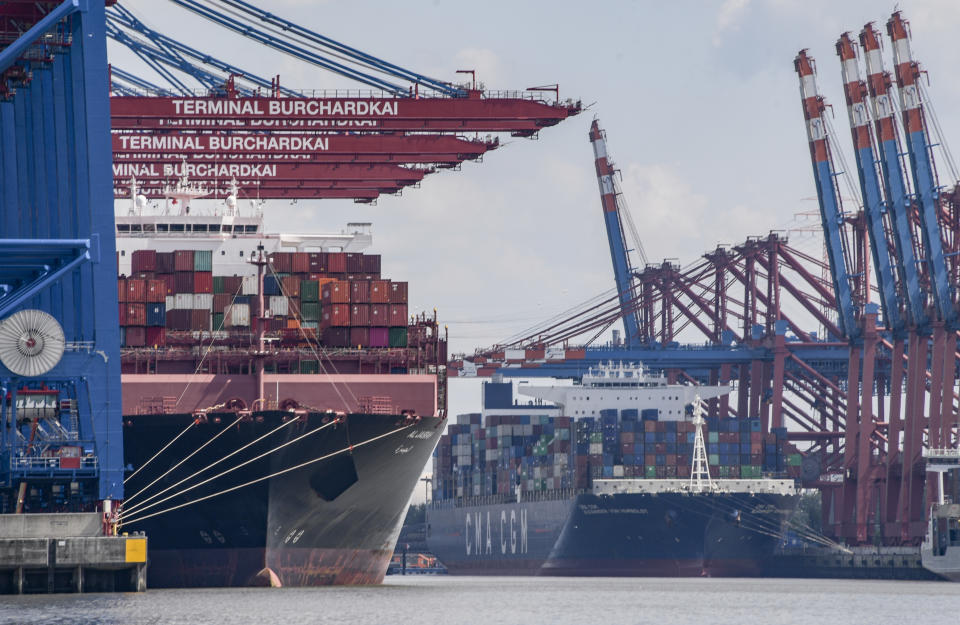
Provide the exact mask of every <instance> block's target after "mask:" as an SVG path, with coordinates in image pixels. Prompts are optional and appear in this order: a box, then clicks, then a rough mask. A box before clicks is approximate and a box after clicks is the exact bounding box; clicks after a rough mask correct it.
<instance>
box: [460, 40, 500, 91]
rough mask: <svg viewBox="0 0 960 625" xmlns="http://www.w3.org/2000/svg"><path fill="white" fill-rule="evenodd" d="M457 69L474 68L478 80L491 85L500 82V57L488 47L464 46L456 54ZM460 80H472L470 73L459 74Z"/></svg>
mask: <svg viewBox="0 0 960 625" xmlns="http://www.w3.org/2000/svg"><path fill="white" fill-rule="evenodd" d="M454 58H456V62H457V67H456V69H472V70H476V72H477V82H478V83H481V82H482V83H483V84H484V85H487V86H488V87H490V86H491V85H497V84H500V80H501V75H500V58H499V57H498V56H497V54H496V52H494V51H493V50H490V49H487V48H463V49H462V50H460V51H459V52H457V54H456V55H455V57H454ZM456 76H457V78H458V80H459V79H461V78H462V79H463V82H467V81H469V80H470V76H469V75H468V74H457V75H456Z"/></svg>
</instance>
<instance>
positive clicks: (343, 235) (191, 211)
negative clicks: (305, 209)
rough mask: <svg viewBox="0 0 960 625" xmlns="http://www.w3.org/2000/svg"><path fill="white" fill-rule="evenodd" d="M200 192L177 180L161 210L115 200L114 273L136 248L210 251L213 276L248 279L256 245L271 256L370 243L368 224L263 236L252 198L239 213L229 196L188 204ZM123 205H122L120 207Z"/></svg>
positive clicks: (141, 201) (127, 268)
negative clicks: (321, 230)
mask: <svg viewBox="0 0 960 625" xmlns="http://www.w3.org/2000/svg"><path fill="white" fill-rule="evenodd" d="M203 192H204V191H203V189H200V188H199V187H195V186H194V185H192V184H191V183H189V181H187V180H185V179H184V180H181V181H180V183H178V185H173V186H171V187H170V188H168V189H167V190H166V195H167V201H166V204H165V205H164V206H163V207H156V208H155V207H151V206H150V205H149V203H148V202H147V200H146V198H144V197H143V196H139V195H136V193H132V195H133V197H135V198H136V199H135V200H133V201H132V203H126V202H118V203H117V213H116V224H117V225H116V227H117V252H118V253H119V273H120V275H124V276H129V275H131V273H132V269H131V257H132V254H133V252H135V251H136V250H145V249H149V250H155V251H157V252H173V251H176V250H212V251H213V264H214V265H215V266H216V271H217V274H218V275H236V276H248V275H249V276H252V275H256V272H257V268H256V266H255V265H252V264H251V263H250V262H249V259H250V256H251V254H253V253H254V252H255V251H256V249H257V246H258V245H260V244H262V245H263V246H264V250H265V253H266V254H268V255H269V254H271V253H273V252H328V251H331V252H361V251H363V250H365V249H367V248H369V247H370V246H371V244H372V242H373V237H372V235H371V234H370V224H369V223H348V224H347V227H346V229H344V230H343V231H341V232H339V233H336V232H331V233H316V234H305V233H289V234H284V233H267V232H265V231H264V223H263V210H262V203H260V202H257V201H256V200H252V201H251V202H250V204H249V208H248V209H247V210H246V211H243V212H245V213H246V214H241V210H240V209H239V206H238V203H237V199H236V196H235V195H229V196H228V197H227V198H226V200H225V201H224V202H212V201H209V202H205V203H204V206H200V207H197V206H191V204H190V200H191V199H193V198H196V197H201V194H202V193H203ZM125 203H126V204H128V206H127V207H124V206H122V204H125Z"/></svg>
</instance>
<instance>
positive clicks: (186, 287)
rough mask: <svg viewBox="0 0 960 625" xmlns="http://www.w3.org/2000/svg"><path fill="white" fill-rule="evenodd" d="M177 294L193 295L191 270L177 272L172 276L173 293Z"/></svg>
mask: <svg viewBox="0 0 960 625" xmlns="http://www.w3.org/2000/svg"><path fill="white" fill-rule="evenodd" d="M177 293H193V270H190V271H178V272H176V273H175V274H173V291H172V294H174V295H176V294H177Z"/></svg>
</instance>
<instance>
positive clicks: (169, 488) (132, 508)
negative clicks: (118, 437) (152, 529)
mask: <svg viewBox="0 0 960 625" xmlns="http://www.w3.org/2000/svg"><path fill="white" fill-rule="evenodd" d="M296 422H297V420H296V419H290V420H289V421H286V422H284V423H281V424H280V425H278V426H277V427H275V428H273V429H272V430H270V431H269V432H267V433H266V434H262V435H260V436H259V437H257V438H256V439H254V440H252V441H250V442H249V443H247V444H245V445H243V446H241V447H238V448H237V449H235V450H233V451H231V452H230V453H229V454H227V455H226V456H224V457H222V458H220V459H219V460H214V461H213V462H211V463H210V464H208V465H207V466H205V467H203V468H202V469H199V470H198V471H195V472H194V473H192V474H190V475H188V476H187V477H185V478H183V479H182V480H180V481H179V482H177V483H175V484H171V485H170V486H167V487H166V488H164V489H163V490H161V491H160V492H158V493H154V494H153V495H150V496H149V497H147V498H146V499H144V500H143V501H141V502H139V503H137V504H135V505H133V506H131V507H130V508H129V509H128V510H126V512H131V511H133V510H135V509H137V508H139V507H140V506H142V505H143V504H145V503H147V502H148V501H152V500H154V499H156V498H157V497H159V496H160V495H162V494H164V493H165V492H167V491H169V490H171V489H173V488H176V487H177V486H180V485H181V484H183V483H184V482H186V481H187V480H189V479H192V478H194V477H196V476H198V475H200V474H201V473H203V472H204V471H206V470H207V469H211V468H213V467H215V466H217V465H218V464H220V463H221V462H223V461H224V460H226V459H228V458H232V457H233V456H236V455H237V454H238V453H240V452H241V451H243V450H244V449H246V448H247V447H250V446H251V445H255V444H256V443H259V442H260V441H262V440H263V439H265V438H266V437H268V436H270V435H271V434H273V433H274V432H278V431H279V430H281V429H283V428H285V427H287V426H289V425H291V424H293V423H296Z"/></svg>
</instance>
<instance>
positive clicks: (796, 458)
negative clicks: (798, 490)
mask: <svg viewBox="0 0 960 625" xmlns="http://www.w3.org/2000/svg"><path fill="white" fill-rule="evenodd" d="M802 464H803V456H801V455H800V454H790V455H789V456H787V465H788V466H791V467H799V466H800V465H802Z"/></svg>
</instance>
